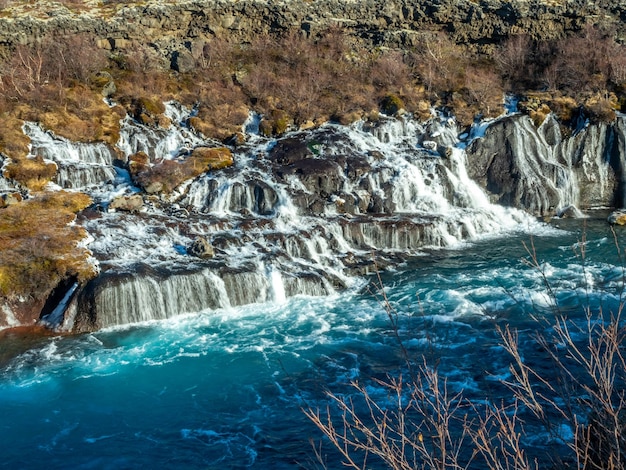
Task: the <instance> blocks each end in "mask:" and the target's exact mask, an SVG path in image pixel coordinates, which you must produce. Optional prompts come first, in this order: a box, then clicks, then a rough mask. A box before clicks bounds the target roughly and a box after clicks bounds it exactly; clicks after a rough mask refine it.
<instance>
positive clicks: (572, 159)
mask: <svg viewBox="0 0 626 470" xmlns="http://www.w3.org/2000/svg"><path fill="white" fill-rule="evenodd" d="M625 131H626V123H625V122H624V118H623V117H618V118H617V120H616V121H614V122H613V123H610V124H595V125H588V126H585V127H583V128H581V129H579V130H578V131H577V132H575V133H574V134H573V135H572V136H569V137H566V138H565V137H563V136H562V134H561V131H560V129H559V125H558V123H557V122H556V120H555V119H554V117H553V116H549V117H548V118H547V119H546V121H545V122H544V123H543V124H542V125H541V126H540V127H539V128H537V127H535V125H534V124H533V123H532V121H531V120H530V118H528V117H527V116H522V115H515V116H510V117H505V118H502V119H499V120H497V121H496V122H495V123H493V124H492V125H491V126H489V128H488V129H487V131H486V132H485V135H484V137H483V138H480V139H476V140H475V141H474V142H473V143H472V145H471V146H470V147H469V148H468V163H469V167H468V171H469V175H470V177H472V178H473V179H475V180H476V181H477V182H479V183H480V184H481V185H482V186H483V187H484V188H486V189H487V191H488V192H489V193H490V194H491V195H492V197H493V199H494V201H496V202H498V203H499V204H503V205H507V206H512V207H518V208H521V209H525V210H528V211H530V212H533V213H535V214H538V215H556V214H557V213H559V212H560V211H561V210H563V209H564V208H566V207H568V206H570V205H574V206H576V207H578V208H581V209H587V208H591V207H600V206H603V207H614V206H617V207H624V203H625V201H624V187H623V186H624V183H623V182H624V177H625V176H626V175H625V174H624V169H625V168H626V165H625V164H624V162H625V161H626V160H625V155H624V152H625V148H626V147H625V144H626V138H625V136H626V133H625Z"/></svg>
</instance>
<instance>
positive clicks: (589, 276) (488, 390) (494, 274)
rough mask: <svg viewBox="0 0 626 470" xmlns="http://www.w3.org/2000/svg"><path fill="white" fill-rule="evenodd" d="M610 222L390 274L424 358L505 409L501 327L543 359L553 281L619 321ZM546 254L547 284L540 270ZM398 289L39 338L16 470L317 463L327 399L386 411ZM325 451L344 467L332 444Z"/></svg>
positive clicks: (491, 242)
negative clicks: (358, 397)
mask: <svg viewBox="0 0 626 470" xmlns="http://www.w3.org/2000/svg"><path fill="white" fill-rule="evenodd" d="M605 216H606V214H597V215H594V214H592V216H591V217H590V218H589V219H578V220H562V221H558V222H556V221H553V222H552V223H550V224H546V225H539V226H536V227H534V228H533V229H532V230H531V233H528V231H526V230H524V231H520V232H519V233H512V234H508V235H505V236H502V235H500V236H492V237H488V238H483V239H479V240H477V241H475V242H472V243H465V244H461V245H458V246H456V247H455V248H453V249H441V250H434V251H426V252H424V254H423V255H422V256H416V257H413V258H411V259H409V260H407V262H406V263H405V264H404V265H402V266H400V267H398V268H397V269H395V270H393V271H386V272H382V273H381V278H380V279H381V281H382V289H383V290H384V293H385V295H386V296H387V298H388V302H389V304H390V305H391V306H392V307H393V308H394V309H395V312H396V313H397V318H398V326H399V330H398V332H399V337H400V339H401V340H402V342H403V344H404V346H405V347H406V349H407V351H408V353H409V355H410V356H411V358H412V359H415V360H418V361H419V360H420V359H419V358H421V357H422V356H424V357H426V359H427V360H428V361H436V362H437V363H438V367H439V371H440V373H441V374H443V375H444V376H445V377H447V379H448V386H449V387H450V388H451V389H452V390H454V391H463V393H464V394H465V396H467V397H468V398H473V399H483V398H485V397H487V396H491V397H493V394H494V393H501V388H500V387H498V384H499V379H500V378H502V377H505V376H506V371H507V366H508V362H509V359H508V357H507V356H506V355H505V353H504V352H503V350H502V349H501V348H500V347H499V346H498V336H497V334H496V332H495V326H496V325H504V324H510V325H512V326H514V327H515V328H518V329H519V330H520V337H521V341H520V344H522V346H523V347H527V348H528V354H529V355H530V354H531V353H532V350H533V348H534V349H536V346H533V343H532V341H529V340H528V338H529V335H530V333H531V332H532V331H534V330H537V329H543V328H546V325H545V324H544V323H541V322H539V323H537V322H536V321H535V320H533V319H531V315H534V316H536V317H539V318H543V319H545V320H546V321H547V323H548V324H549V323H550V321H551V320H550V319H551V318H552V317H553V316H554V313H555V312H554V308H553V307H554V304H553V302H552V301H551V299H550V298H549V296H547V295H546V288H545V285H544V282H543V277H544V276H545V278H547V280H548V281H549V283H550V284H551V286H552V288H553V289H554V292H555V295H556V297H557V299H558V305H559V308H560V309H561V312H562V313H566V314H568V315H569V316H570V317H572V318H576V317H577V316H578V315H580V314H581V309H580V305H585V304H589V303H591V304H592V305H593V306H594V307H595V306H600V305H601V306H602V307H603V308H604V309H605V311H606V309H616V307H617V305H618V303H619V299H620V295H621V289H622V287H623V271H622V267H621V262H620V256H619V253H618V252H617V249H616V243H615V240H614V237H613V234H612V232H611V230H610V227H609V226H608V225H607V224H606V222H605V220H606V219H605ZM617 235H618V238H619V236H621V234H620V233H617ZM531 243H532V244H533V245H534V247H535V249H536V256H537V258H538V260H539V261H540V263H541V267H542V269H543V275H542V274H541V273H540V272H538V271H537V270H536V269H534V268H532V267H531V266H528V264H527V263H526V262H525V260H528V258H529V256H528V253H527V251H526V249H525V247H524V244H526V246H530V244H531ZM583 246H584V247H585V257H584V259H582V258H581V256H580V248H581V247H583ZM617 246H619V247H622V244H621V243H620V242H619V240H618V242H617ZM382 292H383V291H382V290H381V286H380V285H378V280H377V277H376V276H372V277H370V278H368V279H366V280H365V282H364V283H363V284H361V285H358V286H355V287H353V288H351V289H350V290H348V291H345V292H341V293H338V294H334V295H332V296H328V297H306V296H301V297H294V298H289V299H280V300H281V302H265V303H259V304H252V305H248V306H243V307H237V308H227V309H221V310H217V311H204V312H198V313H194V314H190V315H183V316H179V317H176V318H173V319H168V320H164V321H154V322H146V323H140V324H134V325H129V326H124V327H116V328H113V329H107V330H103V331H98V332H95V333H90V334H84V335H73V336H72V335H70V336H60V337H47V338H41V339H39V340H36V341H34V344H33V343H32V342H31V343H30V344H28V345H27V346H24V349H25V350H22V352H21V353H19V354H18V355H17V357H14V358H12V359H10V360H7V361H5V362H4V363H3V365H2V366H1V369H0V416H1V421H0V443H1V444H0V467H2V468H12V469H13V468H21V469H36V468H48V469H54V468H85V469H91V468H95V469H123V468H189V469H194V468H278V469H280V468H298V466H299V465H304V466H309V467H313V466H314V465H313V460H314V457H313V450H312V447H311V444H310V442H309V441H310V440H311V439H312V440H313V441H314V442H318V441H319V440H321V439H322V436H321V433H320V431H318V430H317V428H316V427H315V426H314V425H313V424H312V423H311V422H310V421H309V420H308V419H307V418H306V416H305V415H304V413H303V411H302V410H303V409H308V408H313V409H317V408H320V407H321V408H325V407H326V404H327V403H328V399H327V397H326V395H325V391H326V390H330V391H332V392H334V393H337V394H347V395H349V394H351V393H352V392H353V389H352V388H351V387H350V386H349V385H348V384H349V382H350V381H353V380H358V381H360V383H362V384H365V385H366V386H368V387H370V388H369V390H370V392H371V393H372V394H373V396H375V397H376V396H377V395H376V394H377V393H379V394H381V400H383V401H384V392H383V391H382V390H380V387H378V386H377V385H376V383H375V382H374V381H373V379H374V378H382V377H384V376H385V374H387V373H389V374H392V375H393V374H397V373H398V371H399V370H400V369H401V368H402V366H403V362H404V359H403V356H402V354H401V353H400V349H401V348H399V347H398V340H397V338H396V335H395V333H394V329H393V328H392V327H391V323H390V320H389V317H388V315H387V310H386V309H385V303H384V302H383V301H382V300H381V294H382ZM541 325H543V326H541ZM7 341H9V340H7ZM13 341H14V342H16V343H19V341H20V340H18V339H14V340H13ZM8 344H9V343H8V342H5V345H8ZM17 349H19V344H18V345H17ZM433 363H434V362H433ZM494 398H498V397H494ZM504 398H505V399H507V398H506V397H504ZM509 398H510V397H509ZM322 452H324V453H327V455H328V459H329V460H328V467H329V468H342V466H341V463H340V461H339V459H338V457H337V456H336V455H335V454H334V453H333V452H332V449H331V448H330V446H329V445H328V444H324V445H323V447H322Z"/></svg>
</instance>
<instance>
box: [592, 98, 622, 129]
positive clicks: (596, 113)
mask: <svg viewBox="0 0 626 470" xmlns="http://www.w3.org/2000/svg"><path fill="white" fill-rule="evenodd" d="M617 105H618V104H617V99H615V100H614V101H612V100H610V99H607V98H604V97H602V96H598V95H595V96H592V97H590V98H588V99H587V100H586V101H585V103H584V106H585V112H586V113H587V115H588V116H589V119H590V120H591V122H593V123H599V122H611V121H614V120H615V108H616V106H617Z"/></svg>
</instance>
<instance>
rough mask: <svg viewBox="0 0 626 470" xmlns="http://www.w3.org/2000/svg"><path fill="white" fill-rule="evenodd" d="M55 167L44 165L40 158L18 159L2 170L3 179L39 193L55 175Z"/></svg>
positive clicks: (53, 165) (51, 164) (52, 164)
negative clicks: (13, 181)
mask: <svg viewBox="0 0 626 470" xmlns="http://www.w3.org/2000/svg"><path fill="white" fill-rule="evenodd" d="M56 172H57V166H56V165H55V164H54V163H46V162H45V161H44V160H43V158H42V157H41V156H36V157H33V158H20V159H16V160H14V161H12V162H11V163H9V164H8V165H7V166H6V167H5V169H4V177H5V178H8V179H12V180H15V181H17V182H18V183H19V184H21V185H22V186H24V187H26V188H28V189H30V190H32V191H41V190H42V189H43V188H44V187H45V186H46V184H48V183H49V182H50V181H51V180H52V178H54V176H55V175H56Z"/></svg>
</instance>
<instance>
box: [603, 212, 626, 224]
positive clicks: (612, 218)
mask: <svg viewBox="0 0 626 470" xmlns="http://www.w3.org/2000/svg"><path fill="white" fill-rule="evenodd" d="M607 221H608V222H609V224H611V225H626V210H619V211H615V212H612V213H611V215H609V217H608V219H607Z"/></svg>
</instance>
